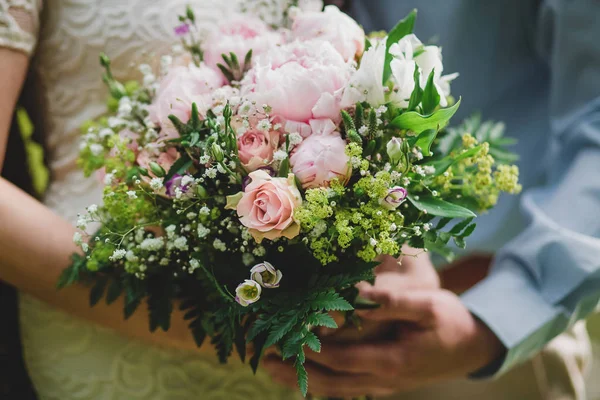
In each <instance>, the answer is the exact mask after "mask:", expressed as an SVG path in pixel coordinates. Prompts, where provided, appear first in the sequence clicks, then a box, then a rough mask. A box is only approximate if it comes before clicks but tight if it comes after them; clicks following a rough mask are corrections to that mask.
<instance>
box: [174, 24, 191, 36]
mask: <svg viewBox="0 0 600 400" xmlns="http://www.w3.org/2000/svg"><path fill="white" fill-rule="evenodd" d="M189 32H190V26H189V25H188V24H181V25H178V26H176V27H175V34H176V35H177V36H183V35H187V34H188V33H189Z"/></svg>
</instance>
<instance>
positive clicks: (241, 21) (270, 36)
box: [203, 15, 283, 73]
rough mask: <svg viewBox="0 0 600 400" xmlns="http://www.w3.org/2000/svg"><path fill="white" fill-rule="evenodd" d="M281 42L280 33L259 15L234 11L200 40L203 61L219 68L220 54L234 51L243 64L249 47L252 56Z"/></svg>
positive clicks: (220, 62) (221, 61)
mask: <svg viewBox="0 0 600 400" xmlns="http://www.w3.org/2000/svg"><path fill="white" fill-rule="evenodd" d="M281 43H283V37H282V35H281V34H280V33H278V32H275V31H273V30H272V29H271V28H269V26H268V25H267V24H265V23H264V22H263V21H262V20H260V19H259V18H255V17H251V16H248V15H235V16H233V17H232V18H229V19H227V20H226V21H225V22H223V23H221V24H220V25H219V26H218V28H217V29H216V30H215V31H214V32H212V33H211V34H210V35H209V37H208V38H207V39H206V41H205V42H204V43H203V48H204V61H205V62H206V64H207V65H208V66H210V67H211V68H213V69H215V70H216V71H219V69H218V68H217V64H223V65H225V66H226V64H225V61H224V60H223V57H222V54H226V55H227V56H229V53H234V54H235V55H236V56H237V58H238V61H239V63H240V66H242V67H243V62H244V58H245V57H246V54H247V53H248V51H250V50H252V57H253V58H255V57H257V56H259V55H260V54H262V53H264V52H265V51H267V50H268V49H270V48H272V47H275V46H277V45H278V44H281ZM219 73H220V71H219Z"/></svg>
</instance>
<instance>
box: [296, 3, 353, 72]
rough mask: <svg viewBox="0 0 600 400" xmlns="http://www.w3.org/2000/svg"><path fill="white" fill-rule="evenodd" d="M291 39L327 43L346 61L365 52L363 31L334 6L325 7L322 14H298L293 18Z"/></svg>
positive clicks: (319, 12) (317, 12)
mask: <svg viewBox="0 0 600 400" xmlns="http://www.w3.org/2000/svg"><path fill="white" fill-rule="evenodd" d="M292 37H293V38H294V39H298V40H301V41H304V40H310V39H319V40H323V41H326V42H329V43H331V44H332V45H333V47H335V49H336V50H337V51H338V52H339V53H340V54H341V55H342V57H344V60H346V61H350V60H354V59H355V58H356V57H360V56H361V55H362V53H363V51H364V50H365V31H364V30H363V29H362V28H361V27H360V26H359V25H358V24H357V23H356V21H354V20H353V19H352V18H350V17H349V16H348V15H346V14H344V13H343V12H341V11H340V10H339V9H338V8H337V7H335V6H327V7H325V11H324V12H321V11H316V12H303V13H299V14H298V15H297V16H296V17H295V18H294V24H293V25H292Z"/></svg>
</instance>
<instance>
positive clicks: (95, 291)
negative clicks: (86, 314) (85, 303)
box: [90, 277, 108, 307]
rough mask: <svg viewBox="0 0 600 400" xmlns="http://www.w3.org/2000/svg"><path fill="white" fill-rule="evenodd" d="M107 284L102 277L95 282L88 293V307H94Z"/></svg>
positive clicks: (105, 278) (105, 279)
mask: <svg viewBox="0 0 600 400" xmlns="http://www.w3.org/2000/svg"><path fill="white" fill-rule="evenodd" d="M107 283H108V278H107V277H102V278H100V279H98V280H97V281H96V283H95V284H94V286H93V287H92V290H91V291H90V307H94V306H95V305H96V304H98V302H99V301H100V299H101V298H102V296H103V295H104V290H105V289H106V284H107Z"/></svg>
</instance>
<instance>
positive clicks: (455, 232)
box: [450, 218, 473, 236]
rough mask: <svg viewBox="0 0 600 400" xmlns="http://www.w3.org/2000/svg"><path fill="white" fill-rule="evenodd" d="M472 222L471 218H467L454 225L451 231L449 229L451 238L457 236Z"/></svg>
mask: <svg viewBox="0 0 600 400" xmlns="http://www.w3.org/2000/svg"><path fill="white" fill-rule="evenodd" d="M472 221H473V218H467V219H465V220H464V221H461V222H459V223H458V224H456V225H454V226H453V227H452V229H450V234H451V235H452V236H458V234H459V233H460V232H461V231H462V230H463V229H465V228H466V227H467V226H468V225H469V224H470V223H471V222H472Z"/></svg>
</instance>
